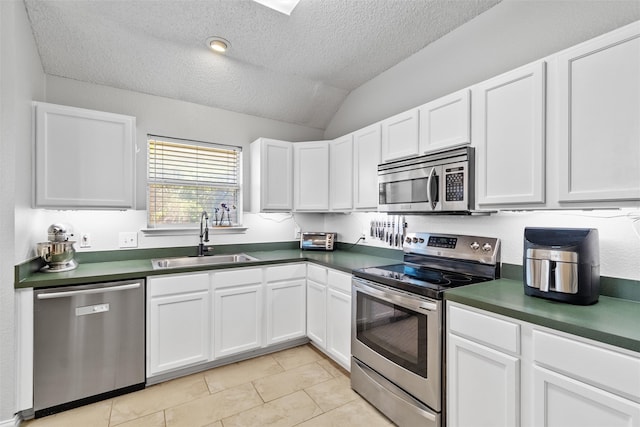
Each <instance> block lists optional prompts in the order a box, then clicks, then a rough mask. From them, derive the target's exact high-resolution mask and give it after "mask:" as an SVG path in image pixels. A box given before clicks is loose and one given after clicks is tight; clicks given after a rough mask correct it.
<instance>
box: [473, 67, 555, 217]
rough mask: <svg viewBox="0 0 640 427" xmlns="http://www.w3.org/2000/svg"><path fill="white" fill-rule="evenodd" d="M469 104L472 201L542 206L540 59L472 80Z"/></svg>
mask: <svg viewBox="0 0 640 427" xmlns="http://www.w3.org/2000/svg"><path fill="white" fill-rule="evenodd" d="M472 104H473V107H472V114H473V126H472V134H473V136H472V139H473V145H474V146H476V167H477V170H476V177H477V180H476V186H477V187H476V195H477V197H476V200H477V203H478V205H479V206H481V207H487V206H504V205H519V206H525V205H527V206H531V205H532V206H536V205H538V207H540V205H543V204H544V202H545V191H544V190H545V62H543V61H540V62H536V63H533V64H529V65H526V66H524V67H521V68H518V69H516V70H513V71H510V72H508V73H505V74H502V75H500V76H498V77H495V78H492V79H490V80H487V81H485V82H482V83H480V84H478V85H477V86H475V87H474V88H473V96H472Z"/></svg>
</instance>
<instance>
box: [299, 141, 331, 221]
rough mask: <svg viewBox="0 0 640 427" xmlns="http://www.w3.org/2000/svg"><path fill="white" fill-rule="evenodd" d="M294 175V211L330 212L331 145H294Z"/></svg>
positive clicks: (301, 143)
mask: <svg viewBox="0 0 640 427" xmlns="http://www.w3.org/2000/svg"><path fill="white" fill-rule="evenodd" d="M293 174H294V181H293V207H294V209H295V210H300V211H327V210H329V143H328V142H327V141H317V142H299V143H296V144H293Z"/></svg>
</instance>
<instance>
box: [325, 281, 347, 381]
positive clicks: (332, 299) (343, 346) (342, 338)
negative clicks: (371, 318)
mask: <svg viewBox="0 0 640 427" xmlns="http://www.w3.org/2000/svg"><path fill="white" fill-rule="evenodd" d="M327 292H328V293H327V352H328V353H329V354H330V355H331V356H332V357H333V358H334V359H335V360H336V361H337V362H338V363H340V365H342V366H343V367H344V368H345V369H347V370H350V369H349V367H350V364H351V295H349V294H345V293H343V292H340V291H338V290H335V289H331V288H329V289H328V291H327Z"/></svg>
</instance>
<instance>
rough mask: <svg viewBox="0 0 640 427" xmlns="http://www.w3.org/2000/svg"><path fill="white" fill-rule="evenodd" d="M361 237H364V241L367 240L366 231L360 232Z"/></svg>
mask: <svg viewBox="0 0 640 427" xmlns="http://www.w3.org/2000/svg"><path fill="white" fill-rule="evenodd" d="M360 238H361V239H362V241H363V242H365V241H366V240H367V235H366V233H364V232H362V233H360Z"/></svg>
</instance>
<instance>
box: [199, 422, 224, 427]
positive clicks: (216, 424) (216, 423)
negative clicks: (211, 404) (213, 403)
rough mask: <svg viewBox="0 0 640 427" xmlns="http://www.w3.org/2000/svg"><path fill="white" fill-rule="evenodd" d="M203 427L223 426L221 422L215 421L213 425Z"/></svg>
mask: <svg viewBox="0 0 640 427" xmlns="http://www.w3.org/2000/svg"><path fill="white" fill-rule="evenodd" d="M203 427H223V425H222V421H216V422H215V423H213V424H207V425H206V426H203Z"/></svg>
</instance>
